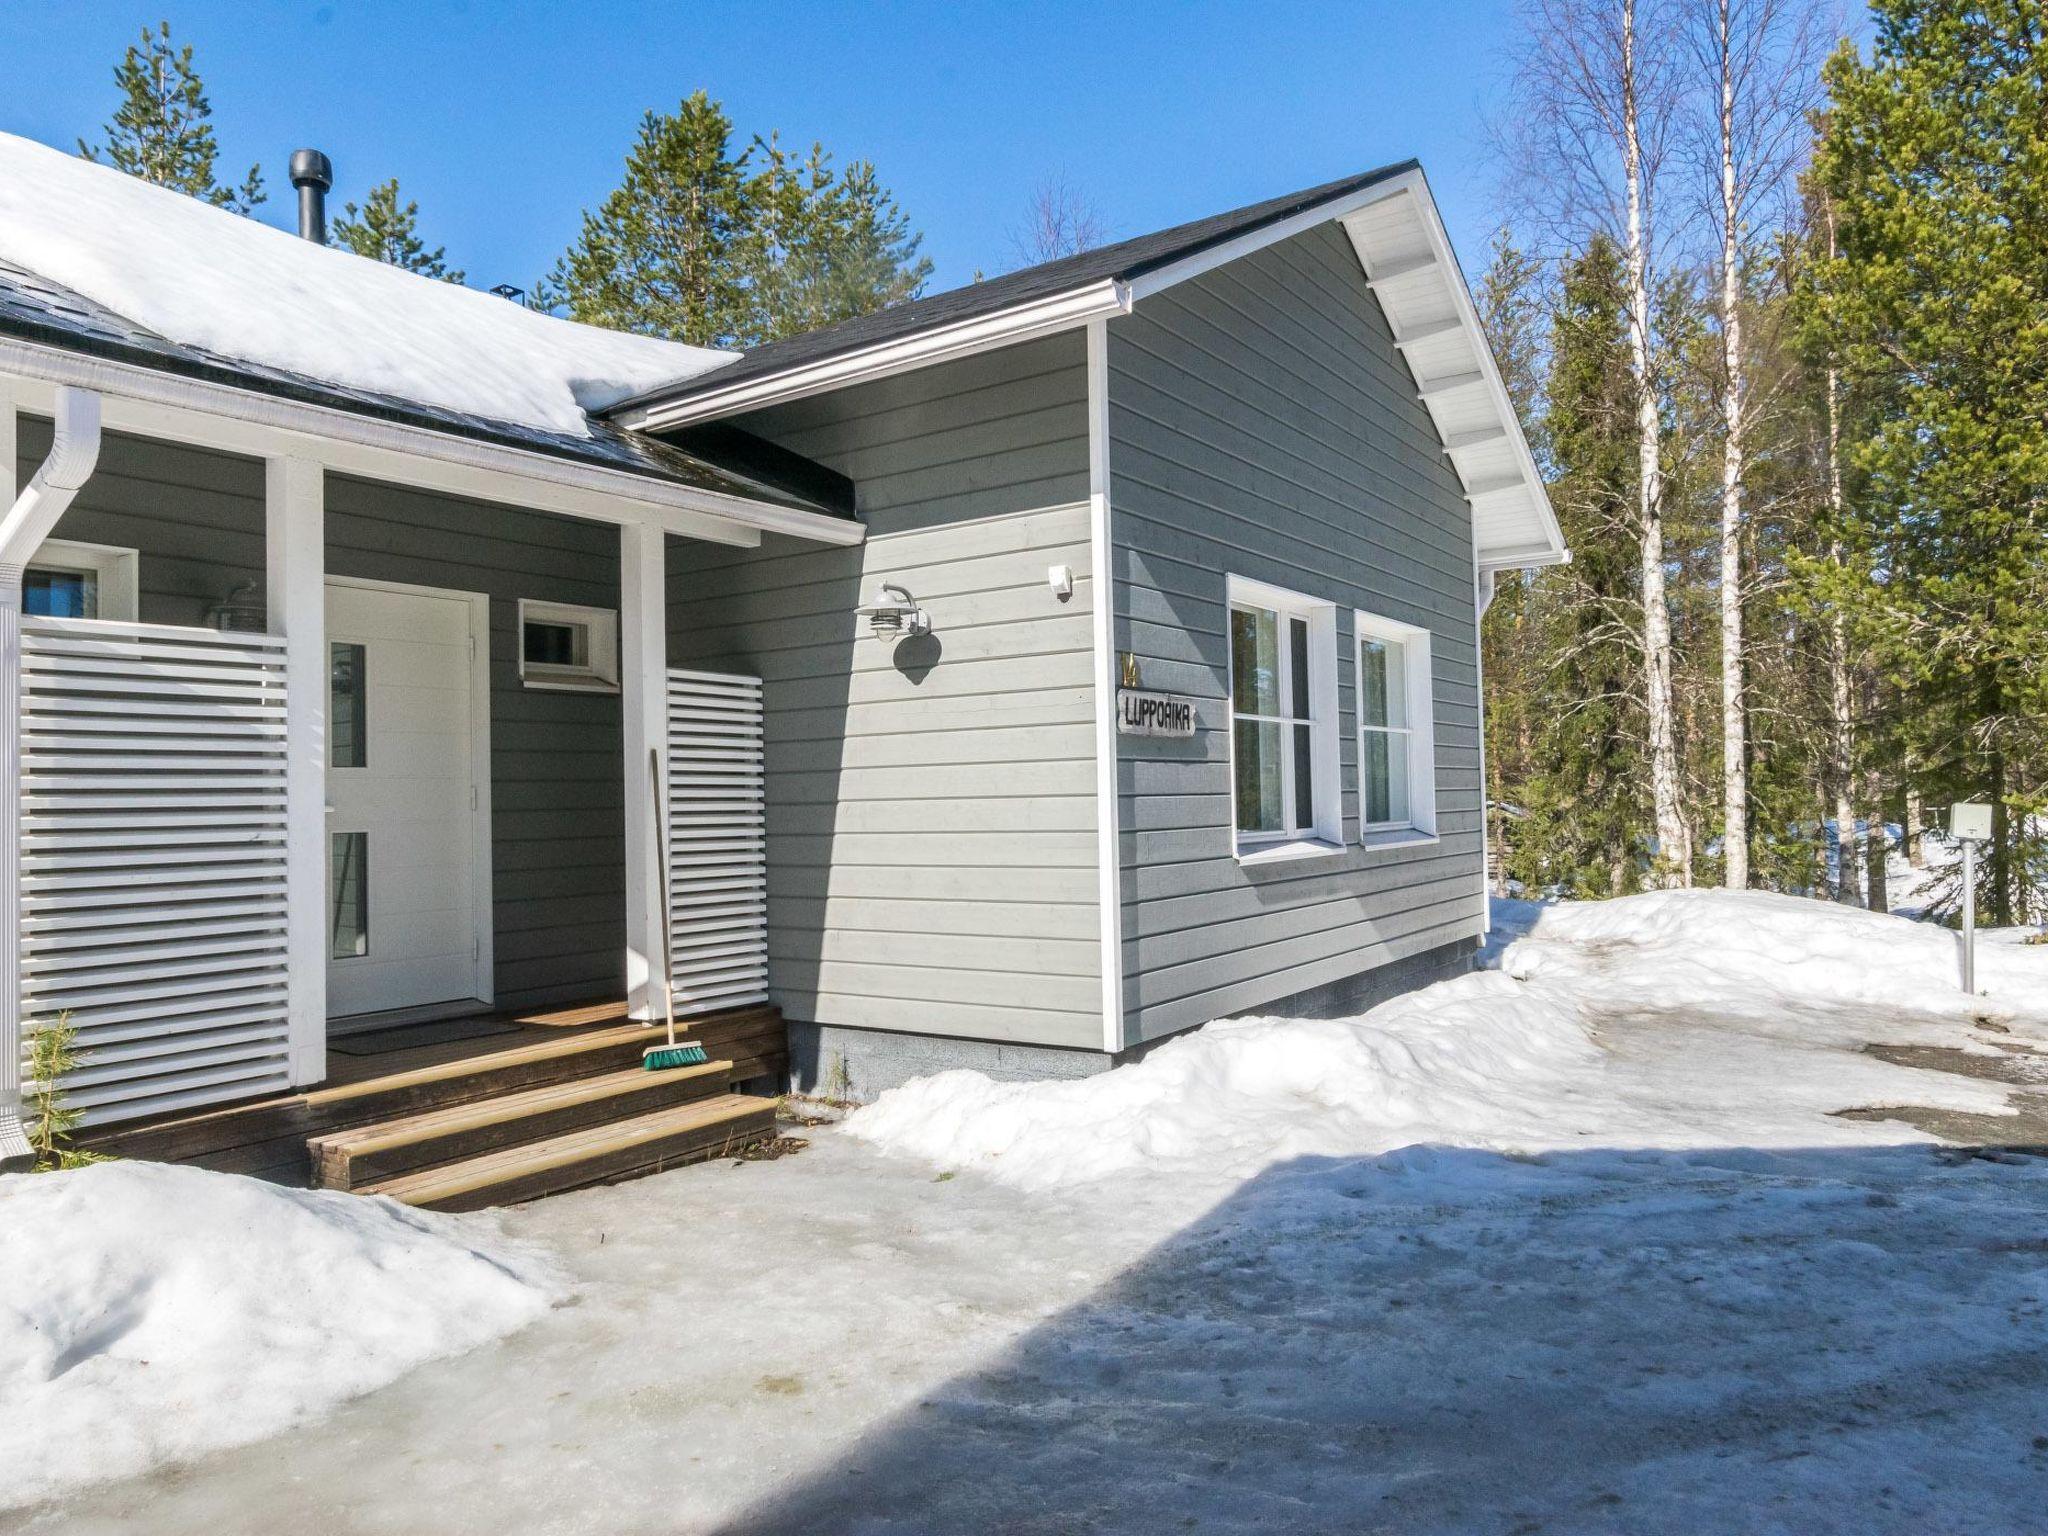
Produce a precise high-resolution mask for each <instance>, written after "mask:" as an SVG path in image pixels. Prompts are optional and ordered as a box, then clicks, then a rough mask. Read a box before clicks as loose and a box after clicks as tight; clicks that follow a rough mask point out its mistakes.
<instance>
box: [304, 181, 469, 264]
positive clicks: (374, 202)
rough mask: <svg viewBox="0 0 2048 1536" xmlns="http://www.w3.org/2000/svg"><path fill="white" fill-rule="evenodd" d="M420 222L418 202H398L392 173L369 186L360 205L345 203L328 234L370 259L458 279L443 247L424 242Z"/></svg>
mask: <svg viewBox="0 0 2048 1536" xmlns="http://www.w3.org/2000/svg"><path fill="white" fill-rule="evenodd" d="M419 222H420V205H419V204H418V203H417V202H413V201H411V200H408V201H407V202H406V203H405V204H404V205H403V206H401V205H400V204H399V201H398V178H397V177H396V176H394V177H392V178H391V179H390V180H389V181H382V182H379V183H378V184H377V185H376V186H374V187H372V188H370V195H369V196H368V197H366V198H364V199H363V205H362V207H360V208H358V207H357V206H356V205H355V204H354V203H344V204H343V205H342V211H341V217H340V218H338V219H336V220H335V221H334V223H333V225H332V226H331V227H330V229H329V231H328V235H329V239H330V240H331V241H332V242H333V243H334V244H335V245H338V246H341V247H342V248H343V249H345V250H351V251H354V252H355V253H356V254H357V255H358V256H367V257H369V258H370V259H371V260H372V261H382V262H386V263H388V264H390V265H391V266H394V267H403V268H404V269H405V270H406V271H408V272H417V273H419V274H420V275H421V276H422V277H438V278H441V279H443V280H444V281H447V282H451V283H459V282H461V281H462V278H463V274H462V273H461V272H460V271H451V270H450V269H449V267H448V262H447V255H448V252H447V250H446V248H445V247H443V246H438V245H437V246H435V247H434V248H433V249H432V250H431V251H430V250H428V249H427V243H426V241H424V240H422V239H421V238H420V235H419Z"/></svg>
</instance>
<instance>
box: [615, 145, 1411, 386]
mask: <svg viewBox="0 0 2048 1536" xmlns="http://www.w3.org/2000/svg"><path fill="white" fill-rule="evenodd" d="M1414 169H1416V163H1415V162H1414V161H1413V160H1404V161H1402V162H1401V163H1400V164H1399V165H1388V166H1382V167H1381V168H1380V169H1378V170H1376V171H1366V172H1364V173H1362V174H1361V175H1357V176H1346V177H1344V178H1343V179H1342V180H1341V181H1332V182H1327V183H1325V184H1324V185H1322V186H1320V187H1310V188H1308V189H1307V190H1306V191H1302V192H1290V193H1288V194H1287V195H1286V196H1285V197H1274V198H1268V199H1267V200H1266V201H1265V202H1263V203H1253V204H1252V205H1251V206H1249V207H1246V208H1238V209H1234V210H1232V211H1231V212H1229V213H1219V214H1215V215H1213V216H1211V217H1209V218H1206V219H1196V220H1194V221H1193V222H1192V223H1188V224H1176V225H1175V226H1174V227H1173V228H1171V229H1162V230H1159V231H1157V232H1156V233H1154V234H1149V235H1139V236H1138V237H1136V238H1135V239H1131V240H1120V241H1118V242H1117V243H1116V244H1115V245H1105V246H1099V247H1097V248H1096V249H1094V250H1089V251H1083V252H1081V253H1080V254H1079V255H1076V256H1066V257H1062V258H1061V259H1060V260H1058V261H1048V262H1043V263H1041V264H1040V265H1038V266H1035V267H1025V268H1024V269H1023V270H1021V271H1018V272H1007V273H1005V274H1003V275H1002V276H1001V277H992V278H988V279H986V280H984V281H982V282H978V283H969V284H968V285H967V286H966V287H964V288H954V289H950V290H948V291H947V292H945V293H935V294H932V295H930V296H929V297H927V298H922V299H913V300H911V301H910V302H909V303H907V304H897V305H894V306H892V307H891V308H888V309H881V310H876V311H875V312H874V313H873V314H869V315H862V316H860V317H859V318H857V319H853V320H845V321H842V322H840V323H839V324H838V325H828V326H825V327H823V328H822V329H819V330H815V331H806V332H804V333H803V334H802V335H800V336H791V337H789V338H788V339H787V340H784V341H771V342H769V343H767V344H766V345H765V346H760V347H756V348H754V349H753V350H752V351H750V352H748V353H746V354H745V355H744V356H742V357H741V358H740V360H739V361H738V362H736V363H731V364H729V365H727V366H725V367H723V368H719V369H717V370H716V371H715V372H714V373H711V374H705V375H700V376H699V377H697V378H694V379H685V380H681V381H678V382H676V383H672V384H664V385H661V386H657V387H656V388H654V389H649V390H644V391H642V392H641V393H640V394H638V395H635V396H633V397H632V398H631V399H628V400H625V401H622V402H620V404H618V405H616V406H614V407H613V408H612V409H613V412H614V414H630V413H631V412H633V410H634V409H635V407H638V406H642V405H647V404H651V403H653V402H657V401H658V402H660V403H662V404H664V405H668V404H678V403H681V402H684V401H690V400H698V399H702V398H704V397H705V396H706V395H710V394H714V393H724V392H725V391H727V390H731V389H734V388H737V387H739V386H742V385H745V384H747V383H750V382H752V381H756V380H761V379H766V378H771V377H775V376H777V375H782V374H786V373H788V372H789V371H790V370H792V369H796V368H801V367H804V366H806V365H809V364H813V363H818V362H822V361H824V360H826V359H828V358H835V357H842V356H844V355H846V354H848V353H851V352H858V351H861V350H864V349H866V348H869V347H875V346H880V345H884V344H886V343H889V342H893V341H900V340H903V339H905V338H908V337H912V336H917V335H921V334H928V333H930V332H932V331H935V330H939V329H942V328H944V327H948V326H956V325H960V324H962V323H964V322H968V321H973V320H977V319H982V318H985V317H988V316H993V315H1001V314H1005V313H1008V312H1011V311H1014V310H1016V309H1018V308H1020V307H1022V306H1026V305H1030V304H1033V303H1036V302H1038V301H1040V300H1044V299H1048V298H1055V297H1058V296H1060V295H1063V294H1069V293H1072V292H1073V291H1075V290H1076V289H1087V288H1093V287H1097V286H1099V285H1101V284H1103V283H1128V282H1130V281H1131V280H1132V279H1134V278H1137V277H1141V276H1143V275H1145V274H1147V273H1150V272H1155V271H1157V270H1159V269H1160V268H1162V267H1165V266H1168V265H1170V264H1172V263H1174V262H1176V261H1181V260H1184V259H1185V258H1187V257H1189V256H1193V255H1197V254H1199V253H1201V252H1203V251H1206V250H1211V249H1213V248H1215V247H1216V246H1219V245H1222V244H1224V243H1226V242H1228V241H1232V240H1235V239H1238V238H1239V237H1241V236H1243V235H1246V234H1250V233H1252V232H1255V231H1257V230H1260V229H1263V228H1265V227H1266V226H1268V225H1270V224H1273V223H1276V222H1278V221H1280V220H1283V219H1287V218H1291V217H1293V216H1294V215H1296V214H1299V213H1301V212H1303V211H1304V210H1306V209H1310V208H1314V207H1317V206H1319V205H1320V204H1323V203H1326V202H1328V201H1329V200H1330V199H1331V198H1334V197H1341V196H1344V195H1345V194H1347V193H1351V192H1357V191H1362V190H1363V189H1365V188H1367V187H1370V186H1373V185H1374V184H1376V183H1378V182H1381V181H1384V180H1386V179H1388V178H1389V177H1393V176H1398V175H1400V174H1402V173H1403V172H1405V171H1412V170H1414Z"/></svg>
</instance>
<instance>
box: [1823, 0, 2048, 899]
mask: <svg viewBox="0 0 2048 1536" xmlns="http://www.w3.org/2000/svg"><path fill="white" fill-rule="evenodd" d="M1874 10H1875V14H1876V21H1877V32H1876V39H1875V45H1874V52H1873V56H1872V57H1871V59H1870V60H1869V61H1868V62H1865V61H1864V60H1863V59H1861V58H1860V57H1859V56H1858V55H1857V53H1856V52H1855V51H1854V49H1853V48H1850V47H1848V46H1846V45H1845V47H1844V48H1843V49H1842V50H1841V51H1840V52H1838V53H1837V54H1836V55H1835V57H1834V58H1833V59H1832V60H1831V61H1830V62H1829V65H1828V67H1827V71H1826V79H1827V85H1828V89H1829V93H1830V96H1831V104H1830V109H1829V114H1828V118H1827V124H1826V133H1825V136H1824V138H1823V140H1822V143H1821V145H1820V147H1819V150H1818V153H1817V155H1816V158H1815V166H1814V177H1815V180H1816V182H1817V184H1818V186H1819V188H1820V189H1821V191H1822V193H1823V194H1824V195H1825V196H1826V198H1827V199H1828V200H1829V202H1830V204H1831V206H1832V210H1833V212H1834V214H1835V217H1836V224H1837V231H1838V236H1839V246H1838V254H1836V255H1835V256H1834V257H1833V258H1832V259H1829V260H1827V261H1825V262H1824V263H1823V264H1822V266H1821V270H1820V272H1819V274H1818V278H1817V281H1816V283H1815V303H1814V306H1813V311H1812V314H1811V316H1810V330H1811V331H1812V332H1813V333H1814V334H1815V335H1818V336H1822V337H1825V338H1826V340H1827V343H1828V344H1829V345H1831V346H1832V347H1833V348H1834V349H1835V351H1836V352H1837V353H1838V355H1839V357H1840V360H1841V371H1842V376H1843V384H1844V388H1845V390H1846V392H1847V393H1848V395H1849V396H1850V397H1851V399H1852V400H1853V401H1855V402H1856V405H1857V408H1858V409H1857V412H1856V420H1857V421H1858V422H1859V423H1860V424H1861V430H1859V431H1858V432H1857V433H1856V435H1855V437H1854V438H1853V439H1852V440H1851V441H1849V442H1848V443H1847V444H1846V453H1847V457H1848V458H1849V460H1850V462H1851V463H1852V464H1853V465H1854V467H1855V469H1856V470H1857V471H1858V473H1859V475H1860V478H1861V481H1862V487H1863V494H1862V495H1860V496H1858V497H1857V498H1855V499H1854V501H1853V503H1851V504H1850V505H1849V506H1848V507H1847V508H1846V509H1845V514H1844V517H1843V526H1842V529H1841V533H1842V537H1843V540H1844V542H1845V543H1846V544H1847V545H1848V546H1849V549H1850V551H1851V558H1850V560H1849V561H1848V562H1846V564H1847V569H1848V570H1849V571H1850V572H1852V573H1853V572H1855V571H1858V570H1860V571H1863V572H1866V573H1869V579H1867V580H1866V581H1864V582H1863V584H1862V585H1861V587H1860V590H1858V591H1857V592H1856V593H1854V594H1853V602H1854V609H1855V612H1856V613H1857V614H1858V615H1859V617H1860V620H1861V625H1860V638H1861V639H1862V640H1863V642H1864V643H1865V644H1866V645H1868V646H1870V647H1871V648H1872V649H1873V650H1874V651H1875V653H1876V654H1877V655H1878V656H1879V657H1881V659H1882V662H1883V664H1884V666H1885V669H1886V671H1887V673H1888V676H1889V682H1890V686H1891V687H1892V688H1893V689H1895V690H1896V691H1897V694H1898V696H1899V700H1900V705H1901V707H1900V708H1899V709H1898V710H1897V711H1896V719H1897V721H1898V723H1899V732H1900V736H1901V738H1902V740H1901V745H1902V747H1903V748H1904V751H1905V752H1906V753H1909V754H1910V755H1911V757H1912V759H1913V761H1914V762H1915V763H1916V765H1918V768H1917V771H1919V772H1920V773H1922V774H1924V776H1925V778H1924V784H1925V787H1926V788H1927V789H1928V790H1930V791H1932V792H1933V793H1934V794H1936V795H1938V796H1939V797H1940V798H1950V797H1954V798H1965V797H1967V798H1984V799H1988V800H1990V801H1991V802H1992V804H1993V807H1994V811H1993V841H1992V846H1991V848H1990V849H1989V850H1988V857H1987V859H1986V860H1985V861H1984V876H1983V879H1984V888H1983V892H1982V896H1983V902H1984V907H1985V911H1986V915H1987V917H1988V919H1989V920H1990V921H1991V922H1993V923H2009V922H2012V921H2015V920H2017V919H2022V918H2025V917H2029V916H2033V915H2036V914H2038V913H2039V912H2040V910H2041V902H2042V899H2043V898H2042V895H2041V876H2042V873H2043V870H2042V865H2043V863H2044V862H2048V851H2044V849H2043V846H2042V827H2041V821H2042V817H2043V816H2044V815H2048V431H2044V430H2043V423H2044V422H2048V16H2044V13H2043V11H2042V9H2041V7H2040V6H2039V5H2038V4H2036V3H2033V0H1877V3H1876V4H1875V6H1874Z"/></svg>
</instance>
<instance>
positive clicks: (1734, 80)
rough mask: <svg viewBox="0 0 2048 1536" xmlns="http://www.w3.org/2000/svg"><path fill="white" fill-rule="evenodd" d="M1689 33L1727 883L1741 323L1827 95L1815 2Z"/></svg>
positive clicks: (1737, 685) (1765, 2)
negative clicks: (1754, 264)
mask: <svg viewBox="0 0 2048 1536" xmlns="http://www.w3.org/2000/svg"><path fill="white" fill-rule="evenodd" d="M1687 23H1688V25H1687V34H1688V41H1689V42H1690V44H1691V52H1692V55H1693V59H1694V61H1695V63H1696V65H1697V66H1698V74H1699V78H1700V79H1701V81H1702V82H1703V83H1705V84H1707V85H1708V87H1709V89H1708V90H1707V91H1706V92H1705V93H1704V95H1703V96H1702V97H1701V98H1700V99H1702V100H1703V101H1704V103H1705V104H1706V106H1707V110H1706V111H1705V112H1704V113H1703V114H1702V116H1703V117H1704V119H1705V123H1704V125H1703V126H1704V131H1702V132H1700V133H1698V134H1697V136H1696V141H1695V142H1696V148H1697V149H1698V151H1699V153H1698V155H1697V157H1696V158H1697V161H1698V163H1699V165H1700V167H1701V169H1702V170H1703V171H1704V172H1705V173H1706V174H1705V176H1704V177H1703V178H1702V179H1703V181H1704V182H1705V183H1706V185H1708V186H1709V187H1711V189H1712V190H1711V194H1710V195H1709V196H1708V197H1707V198H1706V199H1704V201H1705V203H1706V212H1707V217H1708V222H1709V225H1710V227H1711V228H1712V229H1713V231H1714V233H1715V235H1716V237H1717V238H1716V240H1715V242H1714V244H1715V249H1714V252H1713V255H1712V257H1711V261H1712V265H1713V268H1714V269H1715V270H1714V272H1713V277H1714V281H1713V293H1714V306H1715V320H1716V323H1717V327H1718V330H1719V337H1720V374H1721V376H1720V379H1719V385H1720V390H1719V401H1718V403H1719V406H1720V413H1721V498H1720V500H1721V507H1720V511H1721V526H1720V535H1721V536H1720V618H1721V800H1722V836H1723V850H1724V855H1723V876H1722V883H1723V884H1724V885H1726V886H1727V887H1728V888H1729V889H1731V890H1742V889H1744V888H1745V887H1746V886H1748V884H1749V844H1750V827H1749V711H1748V704H1747V700H1746V697H1745V684H1744V679H1745V673H1746V670H1747V664H1748V655H1747V650H1746V648H1745V645H1744V641H1743V592H1744V571H1743V558H1742V549H1743V527H1744V505H1743V502H1744V491H1745V483H1746V479H1747V476H1748V472H1749V447H1748V434H1749V428H1750V426H1751V418H1752V412H1753V411H1754V409H1755V408H1756V405H1757V402H1755V401H1753V400H1752V399H1751V397H1750V377H1749V360H1748V357H1747V355H1746V353H1745V351H1744V336H1743V327H1744V321H1745V310H1746V309H1747V307H1748V305H1747V295H1746V293H1745V272H1746V269H1747V268H1748V266H1749V263H1750V231H1751V229H1752V228H1754V227H1756V225H1757V224H1759V223H1761V224H1763V225H1764V227H1766V228H1768V229H1773V230H1775V229H1777V228H1779V227H1781V226H1782V222H1783V220H1784V217H1785V215H1787V214H1788V213H1789V212H1790V211H1791V210H1792V208H1793V206H1794V203H1793V197H1792V190H1793V185H1794V183H1793V177H1794V173H1795V172H1796V170H1797V168H1798V165H1799V162H1800V160H1801V158H1802V157H1803V154H1804V151H1805V147H1806V145H1807V144H1808V142H1809V138H1808V131H1807V114H1808V112H1809V110H1810V109H1811V108H1812V106H1813V105H1814V103H1815V100H1816V98H1817V96H1818V85H1819V63H1820V59H1819V47H1818V38H1819V28H1818V25H1817V12H1816V11H1815V9H1814V7H1813V5H1812V4H1811V0H1693V4H1692V9H1691V13H1690V15H1689V16H1688V17H1687Z"/></svg>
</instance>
